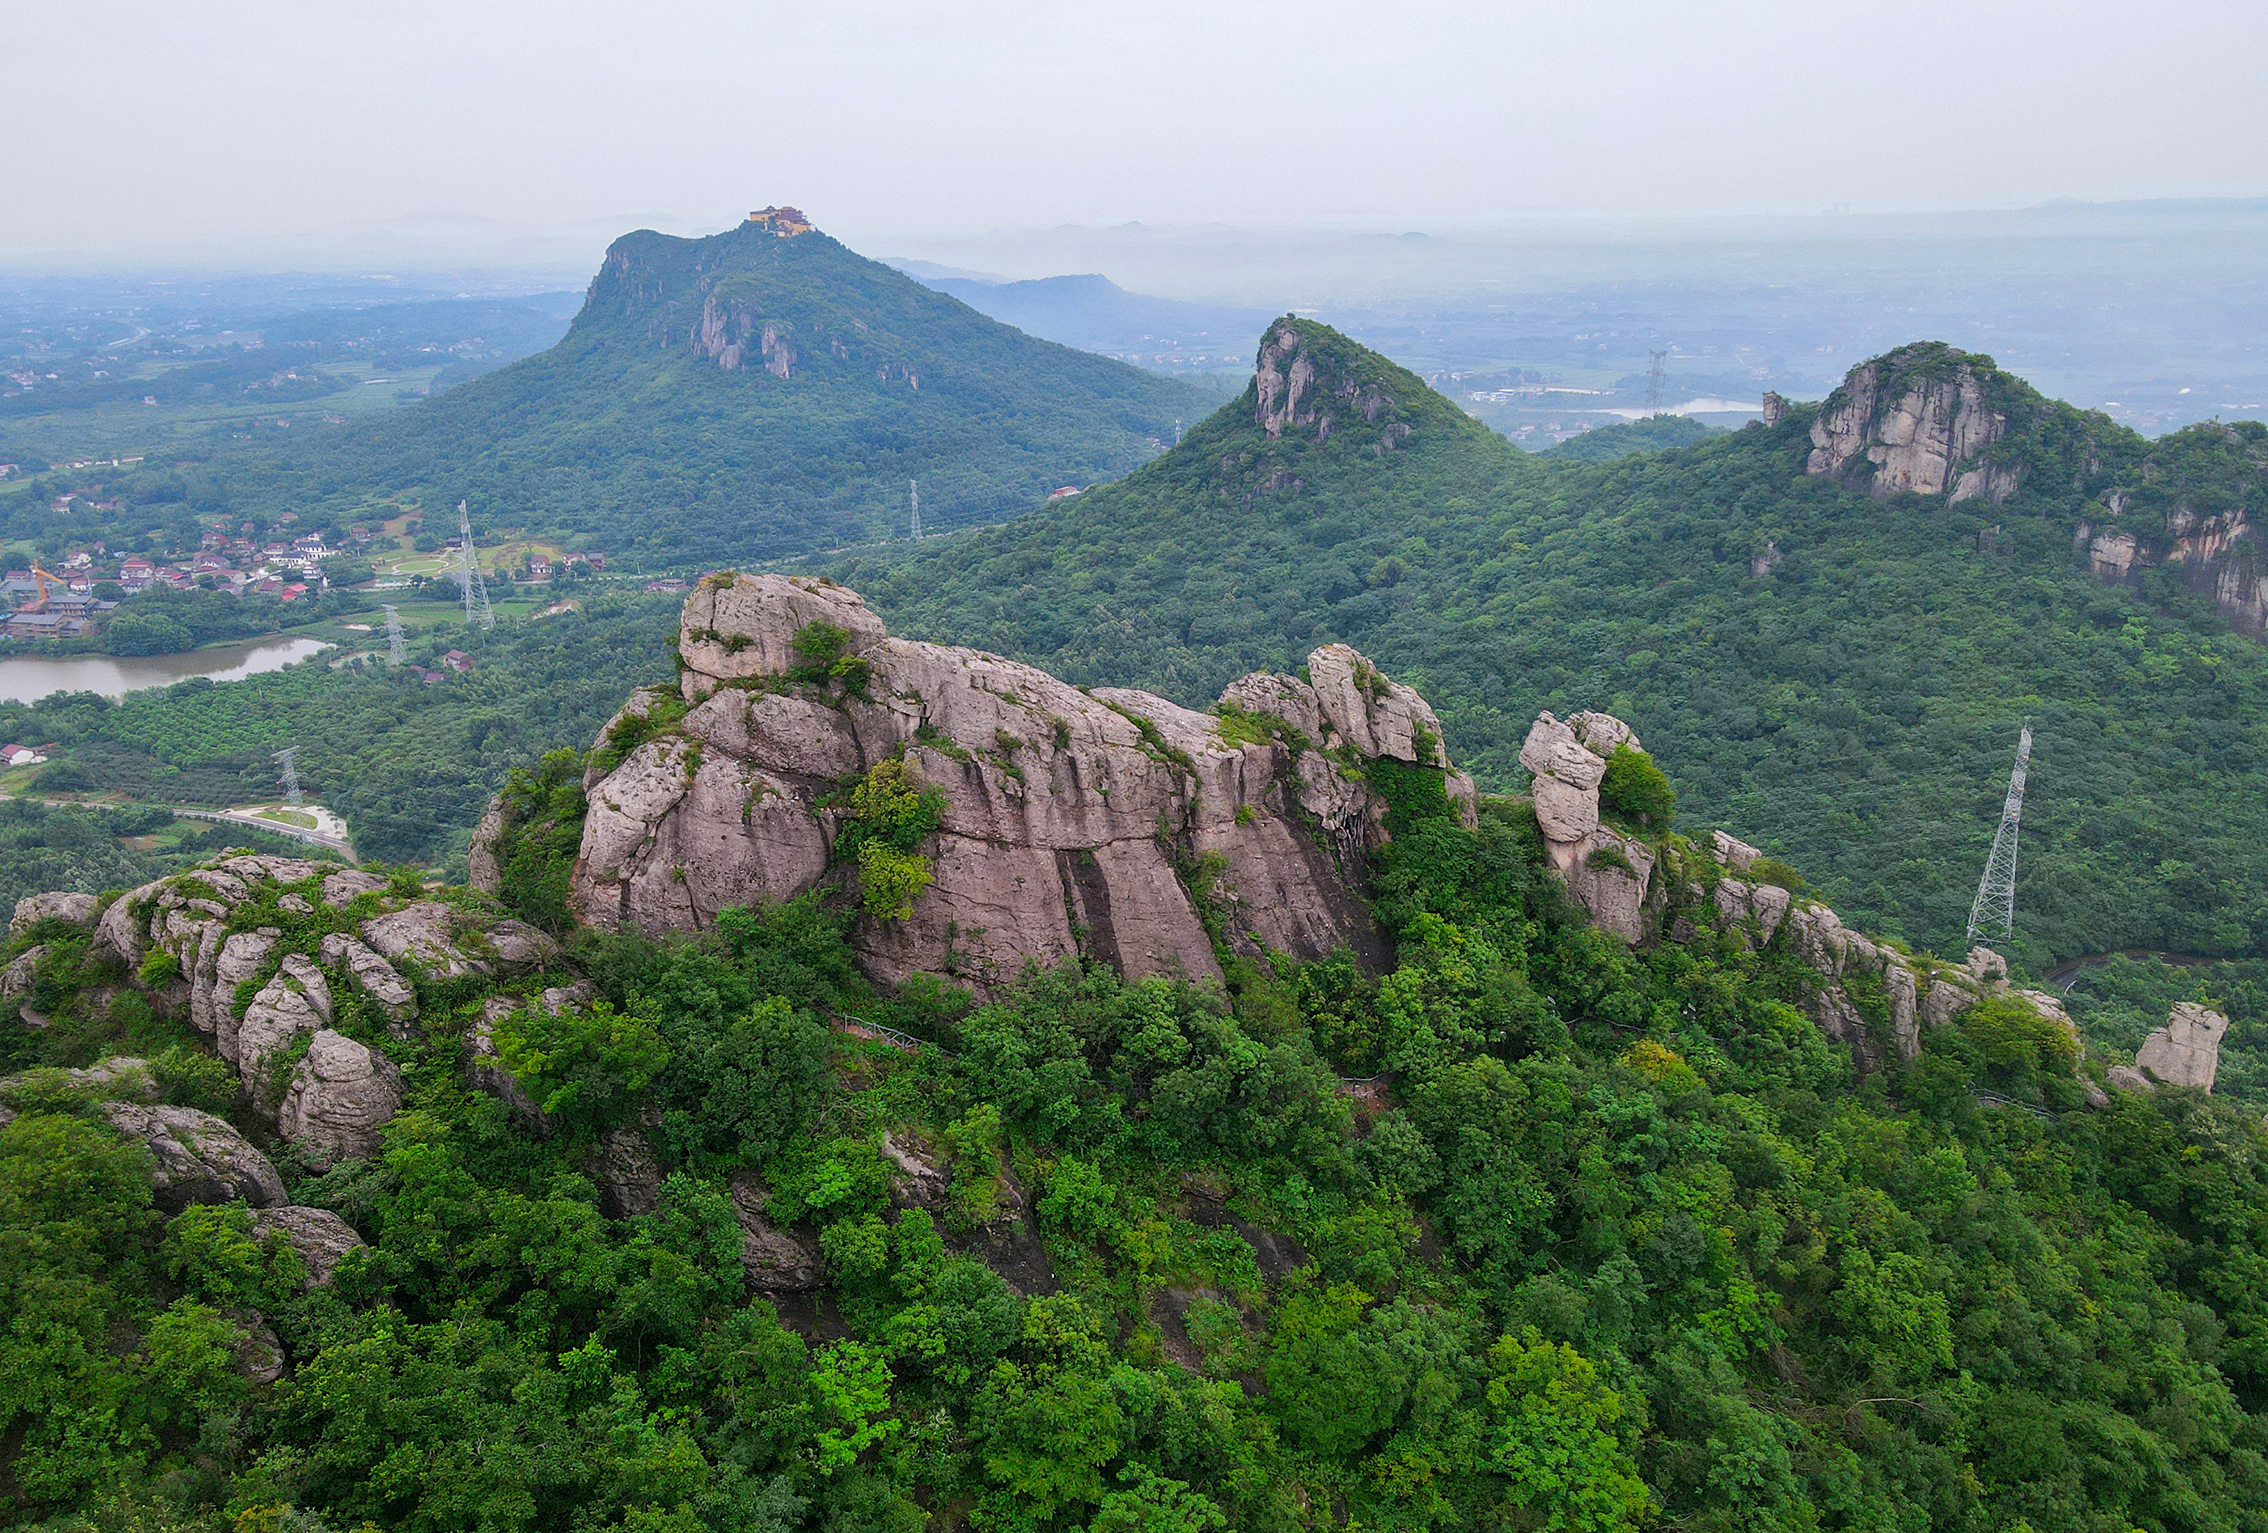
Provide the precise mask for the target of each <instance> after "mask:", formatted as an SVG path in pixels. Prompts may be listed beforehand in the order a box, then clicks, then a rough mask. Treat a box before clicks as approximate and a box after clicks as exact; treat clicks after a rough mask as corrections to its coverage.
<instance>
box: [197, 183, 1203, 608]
mask: <svg viewBox="0 0 2268 1533" xmlns="http://www.w3.org/2000/svg"><path fill="white" fill-rule="evenodd" d="M1210 403H1211V400H1210V399H1209V398H1208V397H1207V396H1206V395H1204V394H1202V393H1200V392H1199V391H1197V390H1195V389H1193V388H1191V387H1190V386H1189V385H1187V384H1183V383H1180V382H1176V381H1174V380H1172V379H1168V378H1161V377H1158V376H1156V375H1155V374H1152V373H1146V372H1142V371H1138V370H1136V369H1135V368H1132V367H1129V366H1127V365H1125V364H1123V363H1120V362H1116V361H1112V360H1109V359H1107V358H1104V357H1098V356H1093V355H1090V354H1087V353H1085V352H1082V351H1078V350H1073V349H1071V348H1069V347H1066V346H1061V345H1057V344H1053V343H1051V342H1049V341H1045V340H1040V339H1035V338H1034V337H1032V336H1030V335H1026V334H1024V333H1022V332H1021V331H1019V330H1017V329H1013V328H1011V327H1010V326H1008V325H1005V324H1001V323H999V322H997V321H995V320H993V319H990V318H987V317H986V316H985V315H983V314H981V313H978V312H977V311H976V310H974V309H972V308H971V307H969V306H968V305H966V304H964V303H962V302H960V301H959V300H958V299H956V298H954V297H952V296H950V295H948V294H945V293H941V292H937V291H935V290H933V289H931V288H929V287H926V286H924V285H923V284H921V283H919V282H916V281H914V280H913V279H911V278H909V277H907V276H905V275H903V274H901V273H899V272H897V271H894V270H892V269H891V268H889V267H887V266H884V265H882V264H880V263H878V262H875V261H870V260H867V259H866V258H864V257H862V256H860V255H858V254H856V253H855V252H853V251H851V250H849V249H847V248H846V247H844V246H843V245H841V244H840V243H838V242H837V241H835V240H833V239H831V238H829V237H828V236H827V235H825V234H823V233H820V232H819V231H817V230H810V231H808V232H801V233H797V234H795V235H793V236H792V237H783V236H782V235H780V234H778V233H775V232H774V231H773V230H772V229H770V228H767V227H764V226H762V225H760V224H758V223H755V222H750V223H748V224H744V225H742V226H741V227H739V228H736V229H732V230H729V231H727V232H725V233H722V234H716V235H711V236H709V237H707V238H703V239H683V238H678V237H675V236H671V235H665V234H657V233H654V232H652V231H641V232H639V233H636V234H630V235H625V236H624V237H623V238H621V239H619V240H617V241H615V243H614V244H613V246H612V247H611V248H610V249H609V250H608V252H607V255H606V259H605V261H604V263H603V264H602V266H601V267H600V270H599V273H598V275H597V277H596V278H595V279H594V280H593V281H592V283H591V285H590V289H589V292H588V294H587V295H586V297H585V299H584V302H583V306H582V309H581V312H580V313H579V314H577V316H576V318H575V321H574V324H573V325H572V327H571V328H570V329H569V330H568V332H567V335H566V336H565V338H564V339H562V340H561V341H560V342H559V343H558V344H557V345H556V346H553V347H551V348H550V349H549V350H547V351H544V352H541V353H539V354H537V355H535V356H531V357H528V358H526V359H524V360H522V361H520V362H518V363H515V364H514V365H512V366H509V367H505V368H502V369H500V370H498V371H496V372H493V373H490V374H488V375H486V376H484V377H481V378H478V379H475V380H473V381H471V382H469V383H465V384H463V385H461V386H459V387H456V388H453V389H450V390H449V391H448V392H446V393H444V394H440V395H438V396H436V397H435V398H434V399H432V400H431V401H429V402H426V403H423V404H420V405H416V406H413V407H411V408H408V409H405V410H402V411H399V412H397V413H394V414H390V415H388V416H385V417H383V418H380V419H377V420H373V421H371V422H369V423H368V424H364V425H357V426H351V427H348V428H345V432H344V433H343V434H340V435H331V434H326V435H325V436H324V437H322V438H321V439H320V440H319V441H318V442H316V443H313V444H307V445H303V446H301V447H299V448H297V449H296V450H294V451H293V452H292V453H291V454H290V455H289V456H281V455H273V454H271V455H263V456H261V457H259V458H257V459H252V458H246V459H241V460H234V461H223V462H220V463H216V464H215V465H214V466H213V468H214V472H215V473H216V474H217V475H218V476H219V477H220V478H221V480H222V481H223V488H224V490H225V492H226V493H227V494H228V496H229V498H230V499H231V500H232V501H234V502H236V503H239V504H246V505H250V504H255V503H258V502H260V501H263V500H273V501H275V502H276V503H277V504H278V505H282V504H285V503H289V504H291V505H293V506H295V507H299V508H301V509H305V504H306V502H307V500H308V497H309V493H310V488H311V486H312V487H314V491H315V494H316V495H318V496H323V497H331V498H335V499H336V500H338V501H340V502H353V503H355V504H360V503H364V502H367V501H369V500H373V499H379V498H383V499H388V500H395V499H403V500H416V501H419V502H422V503H423V504H425V505H427V506H429V507H430V506H437V505H453V504H454V503H455V502H456V501H458V500H459V499H465V500H469V501H470V502H471V505H472V511H473V517H474V521H475V524H476V528H477V527H482V526H499V525H500V526H525V527H529V528H531V529H538V530H546V531H552V532H556V533H558V534H561V535H563V536H570V537H572V536H581V537H583V538H584V539H586V540H587V541H589V542H590V543H591V544H593V545H594V546H597V547H602V548H604V549H606V550H607V551H609V552H610V553H617V554H620V555H623V556H625V557H626V558H627V559H628V560H629V561H630V563H631V564H632V565H633V566H635V565H638V564H649V565H662V564H667V565H671V566H678V565H684V564H688V563H697V562H698V563H718V562H724V561H729V560H735V559H739V560H746V559H755V558H765V557H770V556H775V555H779V554H783V553H791V552H795V551H797V550H803V549H810V548H815V547H823V546H827V545H830V544H841V543H852V542H859V541H864V540H867V539H871V538H876V537H880V536H885V535H888V534H891V533H900V532H902V530H903V529H904V527H905V525H906V517H907V511H908V500H909V481H918V482H919V485H920V496H921V503H922V511H923V520H924V524H925V526H926V527H927V528H930V529H945V528H950V527H952V526H954V525H966V524H967V523H968V522H970V521H975V520H989V519H998V518H999V517H1001V516H1003V515H1007V514H1011V513H1013V512H1014V511H1016V510H1020V509H1022V508H1024V507H1027V506H1030V505H1032V504H1035V503H1037V502H1039V501H1042V500H1044V499H1045V498H1046V496H1047V495H1048V494H1049V493H1050V492H1051V491H1053V490H1055V489H1057V488H1060V487H1062V486H1065V485H1072V486H1085V485H1089V484H1092V483H1094V482H1095V481H1097V480H1099V479H1104V478H1108V477H1111V476H1113V475H1116V474H1120V473H1123V472H1125V471H1126V470H1127V469H1129V468H1132V467H1134V466H1136V465H1137V464H1140V463H1141V462H1143V461H1145V460H1146V459H1148V458H1150V457H1152V456H1154V455H1155V454H1156V453H1157V452H1159V451H1161V450H1162V449H1163V448H1164V447H1165V446H1166V445H1168V444H1169V443H1170V442H1171V441H1172V439H1173V434H1174V425H1175V422H1176V420H1177V419H1195V418H1196V417H1197V416H1198V415H1200V414H1202V413H1203V411H1204V410H1205V409H1207V408H1209V407H1210Z"/></svg>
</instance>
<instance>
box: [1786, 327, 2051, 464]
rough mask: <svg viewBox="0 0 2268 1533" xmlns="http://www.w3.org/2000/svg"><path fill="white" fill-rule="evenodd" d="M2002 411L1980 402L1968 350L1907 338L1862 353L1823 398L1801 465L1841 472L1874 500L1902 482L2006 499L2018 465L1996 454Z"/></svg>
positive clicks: (1981, 391)
mask: <svg viewBox="0 0 2268 1533" xmlns="http://www.w3.org/2000/svg"><path fill="white" fill-rule="evenodd" d="M2007 434H2008V417H2007V415H2006V414H2005V413H2004V412H2002V411H1998V410H1994V409H1992V408H1991V407H1990V406H1989V404H1988V403H1987V402H1986V398H1985V385H1984V381H1983V380H1982V379H1981V378H1980V376H1979V374H1978V370H1977V367H1976V366H1975V365H1973V363H1972V362H1971V360H1970V359H1969V357H1968V356H1967V354H1966V353H1964V352H1959V351H1954V350H1953V349H1952V348H1950V347H1943V346H1910V347H1906V348H1903V349H1901V350H1899V351H1895V352H1892V353H1891V354H1890V355H1888V356H1886V357H1878V358H1876V359H1875V360H1874V361H1872V362H1865V363H1861V364H1860V365H1859V366H1857V367H1854V368H1852V369H1851V371H1850V375H1849V376H1848V377H1846V378H1845V379H1844V380H1843V386H1842V387H1841V388H1839V389H1837V390H1836V391H1835V392H1834V393H1833V394H1831V395H1829V396H1828V398H1827V402H1826V403H1825V404H1824V405H1822V406H1820V409H1819V415H1818V418H1817V419H1816V420H1814V421H1813V422H1812V427H1811V456H1810V457H1809V458H1808V459H1807V460H1806V461H1805V463H1804V471H1805V472H1806V473H1810V474H1824V475H1828V476H1831V477H1833V478H1837V479H1840V480H1842V481H1843V482H1844V483H1846V484H1849V485H1850V486H1852V487H1853V488H1854V489H1864V490H1866V491H1867V492H1868V493H1869V494H1871V495H1873V496H1874V498H1875V499H1876V500H1886V499H1888V498H1889V497H1890V496H1892V495H1895V494H1899V493H1901V492H1903V491H1912V492H1913V493H1915V494H1919V495H1943V496H1945V497H1946V498H1947V499H1948V500H1951V501H1962V500H1968V499H1971V498H1972V497H1975V496H1979V495H1982V496H1985V497H1987V498H1988V499H1991V500H1994V501H2000V500H2006V499H2007V498H2008V497H2009V496H2010V495H2011V494H2013V493H2014V492H2015V489H2016V485H2017V481H2018V479H2019V477H2020V475H2021V472H2022V470H2021V468H2020V466H2018V465H2016V464H2013V463H2010V464H2001V463H1996V462H1994V461H1993V457H1992V448H1993V447H1994V445H1995V444H1996V443H1998V442H1999V441H2000V440H2001V438H2002V437H2004V436H2006V435H2007Z"/></svg>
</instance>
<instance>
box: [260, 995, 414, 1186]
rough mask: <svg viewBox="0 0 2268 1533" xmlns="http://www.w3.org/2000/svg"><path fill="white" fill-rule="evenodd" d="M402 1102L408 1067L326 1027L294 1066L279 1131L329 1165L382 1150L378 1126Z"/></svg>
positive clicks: (311, 1159) (311, 1160)
mask: <svg viewBox="0 0 2268 1533" xmlns="http://www.w3.org/2000/svg"><path fill="white" fill-rule="evenodd" d="M401 1107H402V1072H401V1071H400V1070H399V1069H397V1068H395V1065H394V1062H393V1061H392V1060H390V1059H388V1058H387V1057H386V1056H385V1055H383V1054H381V1053H379V1052H378V1051H377V1050H375V1049H373V1048H371V1047H370V1046H369V1045H368V1044H366V1043H361V1042H358V1041H357V1040H355V1039H353V1038H349V1037H347V1036H346V1035H345V1034H344V1033H336V1032H332V1031H331V1030H330V1029H328V1028H325V1029H323V1030H321V1031H319V1032H317V1033H316V1034H315V1036H314V1038H313V1039H312V1040H311V1041H310V1042H309V1043H308V1045H307V1052H306V1053H305V1054H304V1055H302V1056H301V1057H300V1060H299V1063H298V1064H297V1065H295V1066H294V1067H293V1069H292V1074H291V1085H290V1088H289V1089H288V1090H287V1091H286V1092H285V1093H284V1099H283V1105H282V1106H281V1107H279V1108H277V1110H276V1132H277V1133H279V1134H281V1135H282V1136H283V1137H284V1138H285V1139H287V1140H289V1141H291V1142H292V1143H293V1144H295V1145H297V1146H299V1149H300V1153H301V1154H302V1155H304V1156H305V1157H306V1158H307V1162H308V1164H309V1165H312V1166H314V1167H316V1168H317V1169H326V1168H328V1167H330V1166H332V1165H335V1164H337V1163H338V1162H339V1161H342V1160H367V1159H368V1158H369V1157H371V1156H372V1155H375V1154H376V1153H377V1152H378V1144H379V1136H378V1131H379V1130H380V1129H382V1128H384V1127H385V1126H386V1124H387V1123H389V1122H390V1121H392V1119H393V1116H394V1114H396V1113H397V1112H400V1111H401Z"/></svg>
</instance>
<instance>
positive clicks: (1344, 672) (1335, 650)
mask: <svg viewBox="0 0 2268 1533" xmlns="http://www.w3.org/2000/svg"><path fill="white" fill-rule="evenodd" d="M1307 675H1308V681H1309V683H1310V684H1311V685H1312V686H1313V688H1314V690H1315V701H1316V706H1317V708H1318V709H1319V710H1320V711H1321V713H1322V715H1323V733H1324V742H1325V743H1326V744H1331V743H1343V744H1345V745H1348V746H1350V747H1352V748H1353V749H1354V751H1355V752H1356V753H1357V754H1358V755H1363V756H1385V757H1389V758H1391V759H1393V760H1395V761H1410V762H1416V763H1417V764H1419V765H1421V766H1434V767H1443V768H1446V767H1447V766H1448V765H1449V755H1448V752H1447V751H1446V750H1445V749H1444V748H1443V746H1442V733H1441V720H1440V719H1438V718H1436V717H1435V716H1434V712H1433V708H1432V706H1431V705H1430V704H1428V703H1427V702H1426V700H1425V699H1424V698H1422V697H1420V696H1418V695H1417V693H1415V692H1413V691H1411V690H1410V689H1409V688H1408V687H1405V686H1403V685H1402V684H1401V683H1400V682H1398V681H1394V680H1391V679H1389V678H1388V677H1387V676H1386V674H1385V673H1384V672H1382V671H1380V670H1379V669H1378V668H1377V667H1376V666H1374V665H1372V664H1371V663H1370V662H1369V661H1368V660H1366V659H1365V658H1363V656H1362V654H1361V653H1360V652H1359V651H1357V650H1356V649H1354V648H1353V646H1351V645H1346V644H1326V645H1324V646H1323V647H1322V648H1321V649H1318V650H1316V651H1315V652H1314V653H1312V654H1310V655H1309V656H1308V657H1307ZM1334 735H1335V736H1336V737H1337V740H1336V742H1334V741H1333V739H1332V737H1333V736H1334Z"/></svg>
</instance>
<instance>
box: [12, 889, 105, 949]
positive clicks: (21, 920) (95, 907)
mask: <svg viewBox="0 0 2268 1533" xmlns="http://www.w3.org/2000/svg"><path fill="white" fill-rule="evenodd" d="M101 913H102V902H101V901H100V900H98V899H96V898H95V897H94V896H93V895H91V894H60V893H58V894H27V895H25V896H24V897H23V898H22V899H20V900H18V901H16V913H15V915H14V916H12V917H11V918H10V919H9V921H8V937H9V940H11V941H13V940H14V939H16V938H18V937H21V936H22V935H23V934H24V933H25V932H28V931H30V930H31V929H32V928H33V927H34V926H37V925H38V924H39V923H40V922H42V921H61V922H64V923H65V924H67V925H71V926H92V925H94V924H95V918H96V917H97V916H98V915H100V914H101Z"/></svg>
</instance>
